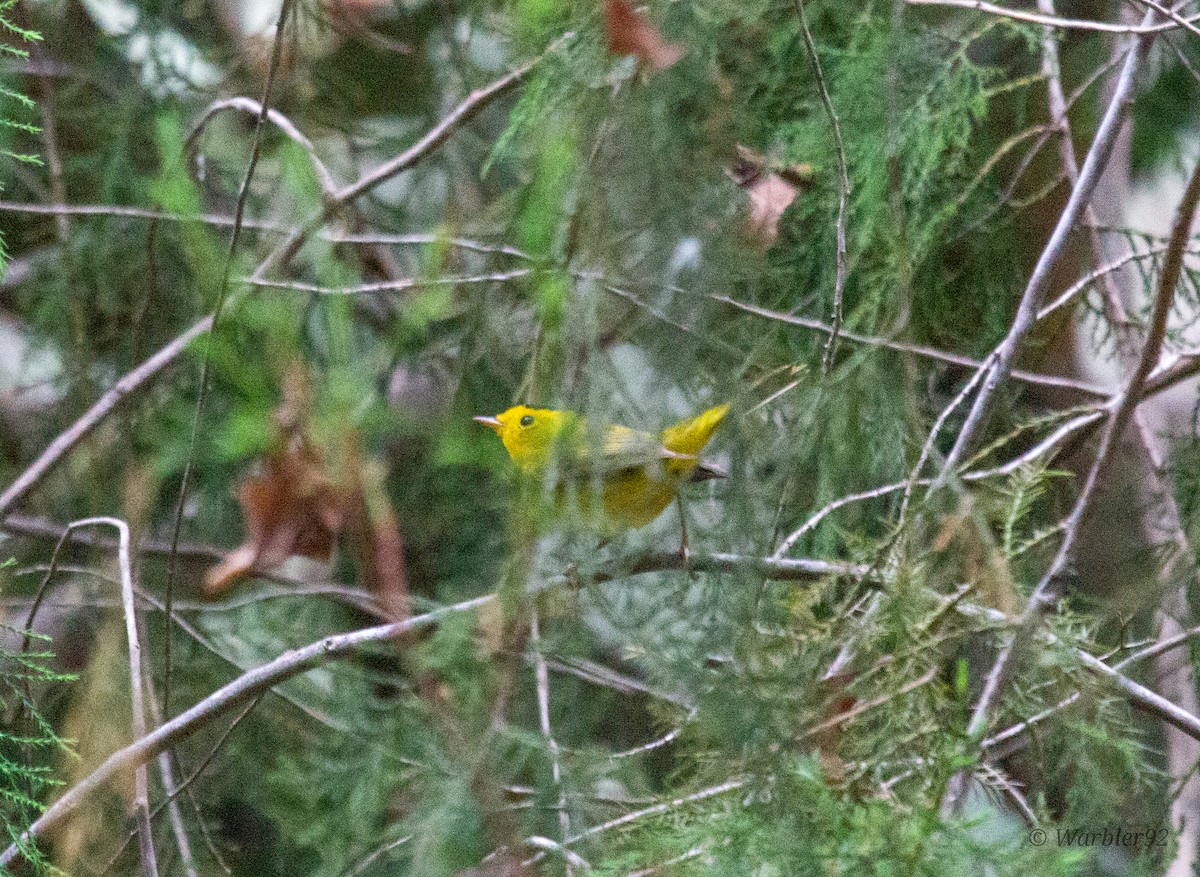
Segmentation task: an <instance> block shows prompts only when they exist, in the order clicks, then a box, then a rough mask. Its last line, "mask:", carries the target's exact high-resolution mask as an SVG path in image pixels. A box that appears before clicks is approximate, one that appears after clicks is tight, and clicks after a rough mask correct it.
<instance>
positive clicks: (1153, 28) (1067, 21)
mask: <svg viewBox="0 0 1200 877" xmlns="http://www.w3.org/2000/svg"><path fill="white" fill-rule="evenodd" d="M906 2H907V3H908V5H909V6H952V7H956V8H958V9H974V10H976V11H977V12H987V13H990V14H992V15H1000V16H1003V17H1004V18H1011V19H1013V20H1014V21H1027V22H1029V23H1030V24H1044V25H1047V26H1048V27H1057V28H1066V29H1068V30H1094V31H1099V32H1101V33H1115V34H1137V35H1140V36H1145V35H1154V34H1160V33H1163V32H1164V31H1170V30H1177V29H1178V28H1179V25H1177V24H1152V23H1149V22H1145V21H1144V22H1142V24H1141V25H1127V24H1109V23H1108V22H1106V21H1088V20H1086V19H1078V18H1058V17H1056V16H1052V15H1041V14H1039V13H1036V12H1030V11H1029V10H1026V9H1009V8H1008V7H1006V6H997V5H996V4H995V3H987V2H985V0H906ZM1193 21H1200V16H1194V17H1192V18H1189V19H1187V22H1189V23H1190V22H1193Z"/></svg>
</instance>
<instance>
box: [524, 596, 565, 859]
mask: <svg viewBox="0 0 1200 877" xmlns="http://www.w3.org/2000/svg"><path fill="white" fill-rule="evenodd" d="M529 645H530V648H532V649H533V656H534V657H533V660H534V679H535V680H536V681H537V704H538V725H539V726H540V727H541V730H542V736H543V737H545V738H546V745H547V746H548V747H549V749H550V770H551V777H552V779H553V781H554V785H555V786H557V787H558V826H559V829H560V830H561V831H562V840H563V843H566V839H567V838H568V837H570V836H571V817H570V815H569V814H568V813H567V791H566V786H564V785H563V777H562V754H561V752H560V751H559V748H558V741H557V740H555V739H554V732H553V730H552V729H551V727H550V674H549V672H547V670H546V658H545V656H544V655H543V654H542V643H541V632H540V630H539V629H538V612H537V608H536V607H535V608H534V609H533V610H532V612H531V613H530V616H529ZM574 869H575V864H574V863H573V862H572V861H571V860H570V859H569V858H568V859H566V873H567V877H574V873H575V871H574Z"/></svg>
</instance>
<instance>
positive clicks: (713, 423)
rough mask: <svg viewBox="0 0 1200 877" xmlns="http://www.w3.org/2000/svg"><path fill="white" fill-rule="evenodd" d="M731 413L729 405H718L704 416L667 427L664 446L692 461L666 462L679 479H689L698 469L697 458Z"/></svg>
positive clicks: (676, 460)
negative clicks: (686, 456) (726, 416)
mask: <svg viewBox="0 0 1200 877" xmlns="http://www.w3.org/2000/svg"><path fill="white" fill-rule="evenodd" d="M728 413H729V405H728V404H725V405H718V406H717V407H715V408H709V409H708V410H707V411H705V412H704V413H703V414H698V415H696V416H695V417H692V418H690V419H688V420H681V421H680V422H679V423H677V424H675V425H674V426H670V427H667V428H666V429H664V430H663V433H662V446H663V447H664V448H666V449H667V450H668V451H673V452H674V453H676V454H686V455H688V457H690V459H671V460H667V461H666V467H667V469H668V471H670V472H671V473H672V474H673V475H674V476H675V477H677V478H687V477H689V476H690V475H691V474H692V472H693V471H695V469H696V458H697V456H698V455H699V454H700V451H702V450H703V449H704V446H705V445H707V444H708V442H709V439H711V438H712V437H713V433H714V432H716V431H717V427H718V426H720V425H721V421H722V420H724V419H725V415H726V414H728Z"/></svg>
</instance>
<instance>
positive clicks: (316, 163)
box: [183, 16, 337, 227]
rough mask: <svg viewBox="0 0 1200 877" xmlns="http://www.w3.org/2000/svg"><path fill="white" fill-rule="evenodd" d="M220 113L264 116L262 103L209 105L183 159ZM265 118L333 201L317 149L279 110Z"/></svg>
mask: <svg viewBox="0 0 1200 877" xmlns="http://www.w3.org/2000/svg"><path fill="white" fill-rule="evenodd" d="M279 22H280V23H279V24H277V25H276V27H277V29H278V28H279V27H280V25H281V24H282V22H283V17H282V16H280V20H279ZM278 36H279V33H278V30H277V32H276V37H277V38H278ZM268 76H270V71H268ZM268 89H269V86H268ZM267 93H268V94H269V91H267ZM223 110H241V111H242V112H245V113H250V114H251V115H254V116H257V117H258V119H260V120H261V119H262V118H263V116H264V113H263V105H262V103H260V102H259V101H256V100H254V99H253V98H249V97H242V96H239V97H231V98H226V99H225V100H219V101H216V102H215V103H212V104H210V105H209V107H208V109H207V110H205V111H204V113H203V114H202V115H201V116H200V119H199V120H198V121H197V122H196V124H195V125H193V126H192V130H191V132H190V133H189V134H188V136H187V139H186V140H184V141H183V154H184V155H185V156H187V155H190V154H191V152H192V150H193V149H194V148H195V145H196V140H197V139H198V138H199V137H200V135H201V134H202V133H203V132H204V128H205V126H206V125H207V124H208V122H209V121H210V120H211V119H212V118H213V117H214V116H216V115H217V113H220V112H221V111H223ZM265 115H266V119H267V121H269V122H271V123H273V124H274V125H275V127H277V128H278V129H279V130H280V131H282V132H283V133H284V134H285V135H286V136H287V137H288V138H289V139H290V140H292V141H294V142H295V143H297V144H299V146H300V148H301V149H303V150H304V151H305V152H306V153H307V154H308V158H309V161H311V162H312V166H313V170H314V171H315V172H316V174H317V180H318V182H320V184H321V194H322V195H323V196H324V197H326V198H329V197H332V196H333V194H334V192H336V191H337V183H336V182H334V179H333V174H331V173H330V172H329V168H328V167H326V166H325V163H324V162H323V161H321V158H320V156H318V155H317V147H316V146H314V145H313V142H312V141H311V140H309V139H308V138H307V137H305V136H304V134H303V133H302V132H301V131H300V129H299V128H297V127H296V126H295V125H294V124H293V123H292V120H291V119H289V118H288V117H287V116H285V115H284V114H283V113H281V112H279V110H277V109H275V108H274V107H267V108H266V113H265ZM256 124H257V123H256ZM244 221H245V220H244V219H243V220H239V219H238V218H237V217H236V216H235V217H234V220H233V224H234V226H235V227H237V226H240V225H242V224H244Z"/></svg>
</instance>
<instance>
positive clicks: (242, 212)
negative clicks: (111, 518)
mask: <svg viewBox="0 0 1200 877" xmlns="http://www.w3.org/2000/svg"><path fill="white" fill-rule="evenodd" d="M292 3H293V0H283V3H282V4H281V5H280V8H279V18H278V20H277V21H276V23H275V39H274V40H273V41H272V46H271V63H270V65H269V66H268V67H267V75H266V79H265V81H264V82H263V96H262V100H261V101H260V102H259V112H258V116H257V118H256V119H255V121H254V137H253V141H252V143H251V147H250V160H249V162H247V164H246V173H245V175H244V176H243V177H242V186H241V189H240V190H239V191H238V196H237V203H236V204H235V206H234V210H233V231H232V232H231V233H230V235H229V247H228V249H226V251H225V262H224V264H223V265H222V266H221V285H220V287H219V288H218V290H217V304H216V306H215V307H214V308H213V314H212V325H211V326H210V327H209V330H208V334H209V335H210V336H212V337H215V336H216V334H217V332H218V330H219V329H220V326H221V315H222V313H223V312H224V310H225V306H226V304H227V303H228V300H229V284H230V280H231V278H232V276H233V259H234V256H235V255H236V254H237V247H238V241H239V240H241V236H242V221H243V219H244V218H245V216H246V201H247V199H248V198H249V197H250V182H251V180H253V179H254V171H255V169H256V168H257V167H258V159H259V155H260V154H261V151H262V138H263V127H264V123H265V122H266V118H267V109H268V107H269V106H270V103H271V89H272V88H273V87H274V84H275V75H276V73H278V71H279V62H280V58H281V57H282V54H283V35H284V33H285V32H286V30H287V22H288V18H289V17H290V16H291V13H292ZM211 368H212V345H211V344H208V345H206V346H205V348H204V356H203V357H202V359H201V360H200V378H199V384H200V386H199V389H198V390H197V392H196V405H195V407H194V408H193V409H192V423H191V427H190V429H189V430H188V443H187V454H186V457H185V461H184V464H183V475H182V476H180V479H179V497H178V499H177V500H176V503H175V520H174V523H173V524H172V526H171V544H172V545H176V544H178V542H179V534H180V531H181V530H182V529H183V510H184V507H185V506H186V505H187V496H188V490H189V489H190V488H191V481H192V468H193V466H194V465H195V459H196V440H197V438H198V437H199V435H200V425H201V423H202V422H203V420H204V406H205V403H206V402H207V400H208V385H209V371H210V370H211ZM175 566H176V565H175V552H174V550H172V552H171V554H170V556H169V557H168V559H167V583H166V586H165V588H164V590H163V602H164V603H165V604H166V607H167V614H168V615H170V614H171V602H172V600H173V599H174V596H175ZM163 715H166V716H169V715H171V636H170V630H169V629H168V634H167V636H166V638H164V640H163Z"/></svg>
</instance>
